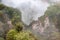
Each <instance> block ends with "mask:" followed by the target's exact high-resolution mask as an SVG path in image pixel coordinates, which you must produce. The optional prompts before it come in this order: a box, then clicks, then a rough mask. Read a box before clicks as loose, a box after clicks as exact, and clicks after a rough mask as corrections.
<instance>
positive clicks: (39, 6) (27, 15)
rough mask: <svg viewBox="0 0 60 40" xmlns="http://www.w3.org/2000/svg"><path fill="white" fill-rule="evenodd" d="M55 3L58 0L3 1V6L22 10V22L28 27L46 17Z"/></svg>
mask: <svg viewBox="0 0 60 40" xmlns="http://www.w3.org/2000/svg"><path fill="white" fill-rule="evenodd" d="M54 2H56V0H55V1H53V0H43V1H42V0H2V3H3V4H5V5H7V6H10V7H14V8H17V9H19V10H20V11H21V12H22V21H23V22H24V23H25V24H27V25H29V24H30V23H31V22H32V21H33V20H38V17H40V16H42V15H44V13H45V11H46V10H47V7H48V6H49V5H50V3H54Z"/></svg>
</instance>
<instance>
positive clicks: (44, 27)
mask: <svg viewBox="0 0 60 40" xmlns="http://www.w3.org/2000/svg"><path fill="white" fill-rule="evenodd" d="M43 22H44V24H42V23H41V21H40V20H38V21H35V22H34V23H33V24H32V29H33V30H36V31H38V32H39V33H41V34H44V33H46V34H47V32H48V33H49V32H54V31H57V30H56V28H55V27H54V24H51V23H50V21H49V18H48V17H45V20H44V21H43ZM48 30H49V31H48Z"/></svg>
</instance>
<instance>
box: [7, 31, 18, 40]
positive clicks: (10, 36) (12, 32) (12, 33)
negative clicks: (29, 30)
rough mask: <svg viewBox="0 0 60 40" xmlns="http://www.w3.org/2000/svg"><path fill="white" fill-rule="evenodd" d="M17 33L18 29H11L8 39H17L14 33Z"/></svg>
mask: <svg viewBox="0 0 60 40" xmlns="http://www.w3.org/2000/svg"><path fill="white" fill-rule="evenodd" d="M16 34H17V31H16V30H10V31H9V32H8V33H7V37H6V39H7V40H15V39H14V35H16Z"/></svg>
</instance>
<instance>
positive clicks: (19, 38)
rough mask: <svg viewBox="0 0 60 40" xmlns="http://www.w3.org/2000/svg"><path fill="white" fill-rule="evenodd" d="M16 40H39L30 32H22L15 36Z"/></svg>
mask: <svg viewBox="0 0 60 40" xmlns="http://www.w3.org/2000/svg"><path fill="white" fill-rule="evenodd" d="M15 39H16V40H37V39H36V38H35V37H34V36H33V35H32V34H31V33H29V32H20V33H18V34H17V35H15Z"/></svg>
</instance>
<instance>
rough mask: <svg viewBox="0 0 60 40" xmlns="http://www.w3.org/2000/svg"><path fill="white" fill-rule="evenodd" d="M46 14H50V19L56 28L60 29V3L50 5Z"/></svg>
mask: <svg viewBox="0 0 60 40" xmlns="http://www.w3.org/2000/svg"><path fill="white" fill-rule="evenodd" d="M45 16H48V17H49V19H50V21H51V22H52V23H54V25H55V26H56V28H58V29H59V31H60V18H59V17H60V5H59V4H55V5H51V6H50V7H48V9H47V10H46V12H45Z"/></svg>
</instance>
